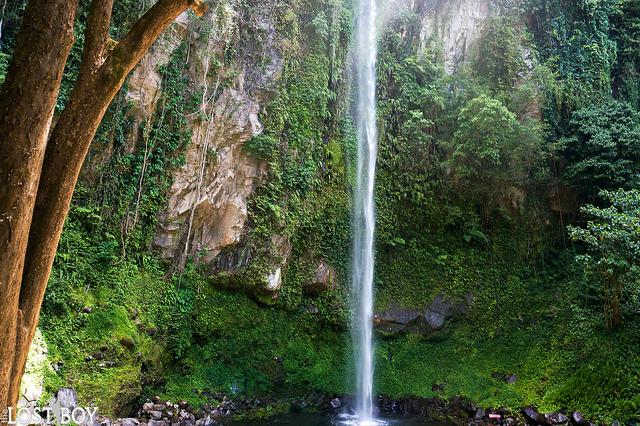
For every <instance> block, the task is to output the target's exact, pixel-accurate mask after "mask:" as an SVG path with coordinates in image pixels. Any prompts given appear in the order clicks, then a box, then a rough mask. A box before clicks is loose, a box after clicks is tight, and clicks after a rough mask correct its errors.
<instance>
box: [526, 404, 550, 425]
mask: <svg viewBox="0 0 640 426" xmlns="http://www.w3.org/2000/svg"><path fill="white" fill-rule="evenodd" d="M522 414H523V415H524V417H525V418H526V419H527V420H528V421H529V422H531V423H533V424H534V425H546V424H549V422H548V420H547V418H546V417H545V416H544V414H540V413H539V412H538V410H536V409H535V408H534V407H526V408H523V409H522Z"/></svg>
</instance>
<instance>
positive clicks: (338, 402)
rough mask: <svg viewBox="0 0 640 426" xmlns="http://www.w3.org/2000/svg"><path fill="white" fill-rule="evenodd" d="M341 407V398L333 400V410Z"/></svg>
mask: <svg viewBox="0 0 640 426" xmlns="http://www.w3.org/2000/svg"><path fill="white" fill-rule="evenodd" d="M341 406H342V401H340V398H333V399H332V400H331V408H333V409H338V408H340V407H341Z"/></svg>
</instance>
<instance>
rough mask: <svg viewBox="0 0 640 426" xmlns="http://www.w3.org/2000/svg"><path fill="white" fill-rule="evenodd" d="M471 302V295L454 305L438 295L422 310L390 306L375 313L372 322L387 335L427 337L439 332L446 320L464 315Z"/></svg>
mask: <svg viewBox="0 0 640 426" xmlns="http://www.w3.org/2000/svg"><path fill="white" fill-rule="evenodd" d="M471 301H472V296H471V295H468V296H467V297H466V299H465V301H464V302H463V303H455V302H453V301H451V300H449V299H447V298H446V297H445V296H444V295H439V296H437V297H436V298H435V299H434V301H433V302H431V303H430V304H429V305H427V306H426V307H425V308H424V309H422V310H418V309H402V308H399V307H397V306H394V305H392V306H391V309H389V310H387V311H384V312H379V313H377V314H376V315H375V317H374V321H375V325H376V327H377V328H378V329H380V330H381V331H384V332H387V333H401V332H409V333H419V334H423V335H429V334H431V333H433V332H434V331H438V330H441V329H442V328H443V327H444V325H445V322H446V321H447V320H449V319H452V318H454V317H456V316H460V315H464V314H466V313H467V311H468V309H469V305H470V304H471Z"/></svg>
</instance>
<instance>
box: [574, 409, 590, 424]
mask: <svg viewBox="0 0 640 426" xmlns="http://www.w3.org/2000/svg"><path fill="white" fill-rule="evenodd" d="M571 423H573V424H574V425H576V426H588V425H589V421H588V420H587V419H585V418H584V416H583V415H582V413H581V412H580V411H574V412H573V413H572V414H571Z"/></svg>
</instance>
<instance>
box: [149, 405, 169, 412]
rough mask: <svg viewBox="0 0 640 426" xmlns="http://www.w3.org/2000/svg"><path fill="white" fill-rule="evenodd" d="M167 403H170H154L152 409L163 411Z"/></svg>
mask: <svg viewBox="0 0 640 426" xmlns="http://www.w3.org/2000/svg"><path fill="white" fill-rule="evenodd" d="M169 405H170V403H167V404H159V403H157V404H154V405H153V409H154V410H155V411H164V410H166V409H167V407H168V406H169Z"/></svg>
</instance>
